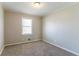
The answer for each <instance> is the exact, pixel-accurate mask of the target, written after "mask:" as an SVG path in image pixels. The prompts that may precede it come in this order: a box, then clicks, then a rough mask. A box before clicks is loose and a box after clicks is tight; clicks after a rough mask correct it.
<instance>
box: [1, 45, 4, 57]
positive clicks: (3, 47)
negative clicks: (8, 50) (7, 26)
mask: <svg viewBox="0 0 79 59" xmlns="http://www.w3.org/2000/svg"><path fill="white" fill-rule="evenodd" d="M3 50H4V47H3V48H2V49H0V56H1V54H2V52H3Z"/></svg>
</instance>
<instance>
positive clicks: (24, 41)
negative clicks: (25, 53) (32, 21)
mask: <svg viewBox="0 0 79 59" xmlns="http://www.w3.org/2000/svg"><path fill="white" fill-rule="evenodd" d="M39 40H41V39H38V40H31V41H24V42H17V43H11V44H5V47H6V46H11V45H17V44H23V43H30V42H35V41H39Z"/></svg>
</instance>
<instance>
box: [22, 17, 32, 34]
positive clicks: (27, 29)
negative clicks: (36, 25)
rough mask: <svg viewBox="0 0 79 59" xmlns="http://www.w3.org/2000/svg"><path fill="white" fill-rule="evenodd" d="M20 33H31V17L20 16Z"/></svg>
mask: <svg viewBox="0 0 79 59" xmlns="http://www.w3.org/2000/svg"><path fill="white" fill-rule="evenodd" d="M22 34H23V35H24V34H32V19H27V18H22Z"/></svg>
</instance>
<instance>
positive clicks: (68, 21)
mask: <svg viewBox="0 0 79 59" xmlns="http://www.w3.org/2000/svg"><path fill="white" fill-rule="evenodd" d="M43 39H44V40H45V41H48V42H50V43H55V44H57V45H59V46H61V47H63V48H66V49H68V50H71V51H74V52H76V53H78V54H79V5H75V6H72V7H70V8H66V9H63V10H60V11H58V12H55V13H51V14H50V15H48V16H46V17H44V18H43Z"/></svg>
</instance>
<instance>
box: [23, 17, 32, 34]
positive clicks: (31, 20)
mask: <svg viewBox="0 0 79 59" xmlns="http://www.w3.org/2000/svg"><path fill="white" fill-rule="evenodd" d="M24 19H25V20H31V26H24V25H23V20H24ZM32 23H33V22H32V19H30V18H25V17H22V35H32V34H33V33H32ZM24 27H26V28H28V27H30V28H31V29H30V30H31V31H30V32H31V33H30V32H29V33H28V32H25V33H24V30H23V28H24Z"/></svg>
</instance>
